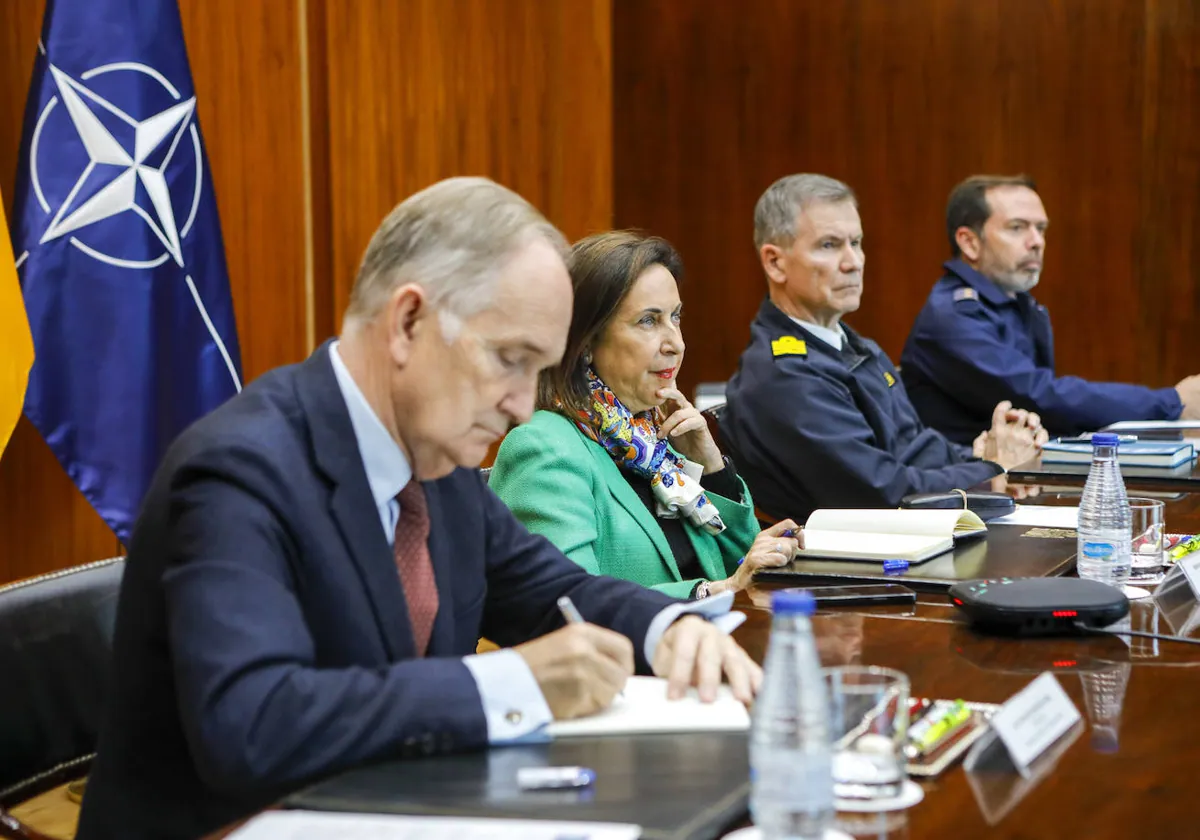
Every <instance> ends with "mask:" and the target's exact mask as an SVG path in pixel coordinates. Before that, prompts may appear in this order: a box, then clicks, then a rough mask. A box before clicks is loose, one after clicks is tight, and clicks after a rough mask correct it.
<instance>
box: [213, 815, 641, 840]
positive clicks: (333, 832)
mask: <svg viewBox="0 0 1200 840" xmlns="http://www.w3.org/2000/svg"><path fill="white" fill-rule="evenodd" d="M641 833H642V828H641V826H638V825H626V824H623V823H594V822H552V821H550V820H496V819H481V818H473V817H471V818H468V817H406V816H392V815H385V814H334V813H325V812H321V811H268V812H267V813H265V814H260V815H259V816H257V817H255V818H254V819H252V820H250V822H248V823H246V824H245V825H244V826H242V827H241V828H239V829H238V830H237V831H235V832H234V833H233V834H230V835H229V840H310V838H313V837H320V838H321V840H637V838H638V837H639V836H640V835H641Z"/></svg>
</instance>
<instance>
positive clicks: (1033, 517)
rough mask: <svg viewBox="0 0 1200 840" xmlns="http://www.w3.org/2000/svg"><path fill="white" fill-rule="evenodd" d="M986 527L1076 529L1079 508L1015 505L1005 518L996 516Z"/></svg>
mask: <svg viewBox="0 0 1200 840" xmlns="http://www.w3.org/2000/svg"><path fill="white" fill-rule="evenodd" d="M988 525H1030V526H1033V527H1035V528H1078V527H1079V508H1077V507H1068V506H1066V505H1017V509H1016V510H1015V511H1013V512H1012V513H1010V514H1008V515H1007V516H998V517H996V518H995V519H993V520H992V521H991V522H989V523H988Z"/></svg>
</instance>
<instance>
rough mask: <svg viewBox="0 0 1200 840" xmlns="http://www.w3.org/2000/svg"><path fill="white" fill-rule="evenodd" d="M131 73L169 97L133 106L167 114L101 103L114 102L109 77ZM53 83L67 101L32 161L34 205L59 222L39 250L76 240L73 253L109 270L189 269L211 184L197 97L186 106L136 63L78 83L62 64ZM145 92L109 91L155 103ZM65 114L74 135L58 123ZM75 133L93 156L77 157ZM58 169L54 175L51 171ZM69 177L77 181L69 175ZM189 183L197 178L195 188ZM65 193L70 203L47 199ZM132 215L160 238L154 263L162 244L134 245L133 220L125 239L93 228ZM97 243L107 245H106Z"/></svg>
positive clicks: (57, 104)
mask: <svg viewBox="0 0 1200 840" xmlns="http://www.w3.org/2000/svg"><path fill="white" fill-rule="evenodd" d="M130 72H132V73H138V74H141V75H143V76H145V77H147V78H149V79H150V80H152V81H153V82H155V83H157V85H158V86H161V88H162V89H163V91H165V93H166V95H165V96H164V95H162V94H161V93H160V92H158V91H153V92H152V93H153V94H155V95H151V96H145V95H143V96H133V97H132V98H133V99H134V100H135V102H137V103H138V104H142V103H145V102H146V101H153V100H154V99H158V100H160V101H161V102H163V103H164V104H166V107H165V108H163V109H162V110H159V111H157V112H156V113H151V114H149V115H144V114H139V115H138V116H140V117H141V118H140V119H139V118H138V117H137V116H134V115H131V114H130V113H128V111H126V110H125V109H123V108H122V107H120V106H118V105H117V104H115V103H114V102H113V101H112V100H113V98H116V97H113V96H112V95H111V94H110V95H109V96H106V95H102V91H104V92H107V91H106V90H105V86H104V85H103V82H104V81H105V79H104V77H105V76H107V75H108V74H118V73H119V74H124V73H130ZM50 73H51V74H52V76H53V78H54V83H55V86H56V88H57V89H58V94H57V95H55V96H52V97H51V98H50V101H49V102H47V103H46V105H45V107H44V108H43V109H42V112H41V114H40V115H39V116H38V121H37V125H36V127H35V128H34V131H33V137H32V140H31V143H30V151H29V167H30V177H31V180H32V184H33V192H34V195H35V196H36V198H37V201H38V204H40V205H41V207H42V210H44V211H45V212H46V214H47V215H48V216H51V217H52V218H51V221H50V224H49V226H48V227H47V228H46V230H45V232H44V233H43V234H42V237H41V239H40V240H39V242H38V244H39V245H45V244H46V243H49V242H52V241H54V240H56V239H60V238H62V237H68V241H69V242H70V244H71V245H73V246H74V247H76V248H78V249H79V250H80V251H82V252H84V253H85V254H87V255H89V256H91V257H93V258H95V259H97V260H100V261H101V262H104V263H107V264H109V265H113V266H119V267H124V268H154V267H156V266H159V265H162V264H163V263H164V262H166V261H167V260H173V261H174V262H175V263H176V264H177V265H178V266H180V267H181V268H182V267H183V254H182V251H181V246H180V243H181V241H182V240H183V239H185V238H186V237H187V235H188V232H189V231H190V230H191V228H192V224H193V223H194V222H195V220H196V211H197V209H198V208H199V206H200V194H201V190H202V187H203V180H204V172H203V160H204V157H203V155H202V154H201V152H200V134H199V132H198V131H197V130H196V123H195V120H194V119H193V117H194V115H195V112H196V97H194V96H193V97H191V98H189V99H186V100H185V99H183V97H182V96H181V95H180V93H179V91H178V90H177V89H176V88H175V86H174V85H172V84H171V83H170V82H169V81H168V80H167V79H166V78H165V77H164V76H163V75H162V74H161V73H159V72H158V71H157V70H155V69H153V68H152V67H148V66H146V65H145V64H139V63H136V62H118V63H115V64H106V65H104V66H103V67H97V68H95V69H93V70H88V71H87V72H85V73H83V74H82V75H81V76H80V77H79V79H74V78H72V77H71V76H69V75H68V74H67V73H65V72H63V71H62V70H61V69H59V68H58V67H55V66H54V65H53V64H51V65H50ZM139 82H143V83H142V84H138V85H128V84H124V85H120V86H119V87H117V86H115V85H109V86H108V87H112V88H113V90H112V92H111V93H112V94H120V93H124V94H125V97H124V98H126V99H128V98H131V97H130V94H131V93H142V94H145V93H146V91H145V90H144V88H145V87H148V85H145V84H144V81H143V80H139ZM139 89H140V90H139ZM63 112H65V117H66V118H68V119H69V121H70V126H67V125H65V124H63V123H62V122H59V121H60V120H62V118H63V116H64V114H63ZM71 127H73V129H74V133H75V134H76V135H77V136H78V140H79V143H80V144H81V146H82V152H84V153H85V154H78V153H74V154H73V153H72V149H71V145H72V144H71V142H70V141H71V138H70V136H69V132H70V130H71ZM47 132H50V134H51V136H53V139H54V146H55V148H54V151H53V154H47V158H48V160H43V159H42V158H41V157H40V155H39V153H40V152H41V151H42V144H43V143H45V142H46V141H45V140H44V139H43V135H44V134H46V133H47ZM64 134H65V135H66V136H64ZM85 155H86V163H84V158H85ZM50 158H52V161H51V160H50ZM51 162H52V164H53V166H54V170H55V171H53V172H50V171H47V170H46V167H47V165H48V164H50V163H51ZM78 164H83V166H82V171H81V172H80V173H79V175H78V177H77V178H76V180H75V181H74V183H73V185H71V186H70V187H69V189H65V188H66V187H67V185H68V184H71V181H70V177H71V173H73V171H74V170H73V169H72V166H73V165H78ZM67 169H71V173H68V172H64V170H67ZM187 169H191V170H192V172H191V173H189V172H187ZM189 174H191V175H192V176H193V177H192V178H190V179H189V178H187V175H189ZM181 176H182V177H181ZM56 186H57V187H59V188H60V189H61V190H62V192H65V193H66V194H65V195H57V196H56V195H51V196H49V197H48V196H47V192H48V189H49V191H50V192H52V193H53V192H56V190H55V189H54V187H56ZM52 199H57V202H56V203H57V207H55V206H53V205H52V204H51V200H52ZM127 214H133V215H136V216H139V217H141V219H142V222H144V223H145V224H146V225H147V226H148V227H149V229H150V230H151V231H152V232H153V233H154V237H155V239H157V241H158V242H159V243H161V246H162V247H161V250H160V251H159V252H158V253H157V254H150V253H147V251H148V250H150V251H152V250H158V249H157V248H155V247H154V244H153V243H154V240H150V239H148V238H147V237H144V236H130V234H131V233H132V231H131V230H130V228H129V227H128V224H129V222H130V221H132V220H131V219H124V218H122V219H120V222H121V223H122V224H121V228H122V229H121V230H116V231H114V230H112V229H104V230H101V229H97V228H96V227H93V226H96V225H97V223H99V222H103V221H105V220H107V219H111V218H113V217H121V216H123V215H127ZM137 224H141V222H139V223H137ZM85 229H87V230H86V231H85ZM89 233H91V234H93V236H91V237H89V236H88V234H89ZM105 233H107V234H108V235H103V234H105ZM95 236H103V239H102V240H100V241H97V239H96V238H95ZM85 239H86V240H89V241H85ZM147 244H149V245H150V246H151V247H150V248H149V249H148V248H147V247H146V245H147ZM139 245H140V248H139V250H140V251H141V253H136V252H135V253H130V249H131V247H132V248H136V247H138V246H139Z"/></svg>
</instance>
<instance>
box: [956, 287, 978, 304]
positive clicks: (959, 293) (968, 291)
mask: <svg viewBox="0 0 1200 840" xmlns="http://www.w3.org/2000/svg"><path fill="white" fill-rule="evenodd" d="M954 300H955V302H958V301H960V300H979V295H978V293H976V291H975V290H974V289H972V288H971V287H970V286H963V287H962V288H961V289H955V290H954Z"/></svg>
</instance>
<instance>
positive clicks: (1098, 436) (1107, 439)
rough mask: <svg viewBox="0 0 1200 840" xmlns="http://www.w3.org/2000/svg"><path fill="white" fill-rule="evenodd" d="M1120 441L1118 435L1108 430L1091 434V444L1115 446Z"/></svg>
mask: <svg viewBox="0 0 1200 840" xmlns="http://www.w3.org/2000/svg"><path fill="white" fill-rule="evenodd" d="M1120 442H1121V437H1120V435H1114V434H1111V433H1109V432H1096V433H1095V434H1094V435H1092V446H1116V445H1118V444H1119V443H1120Z"/></svg>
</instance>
